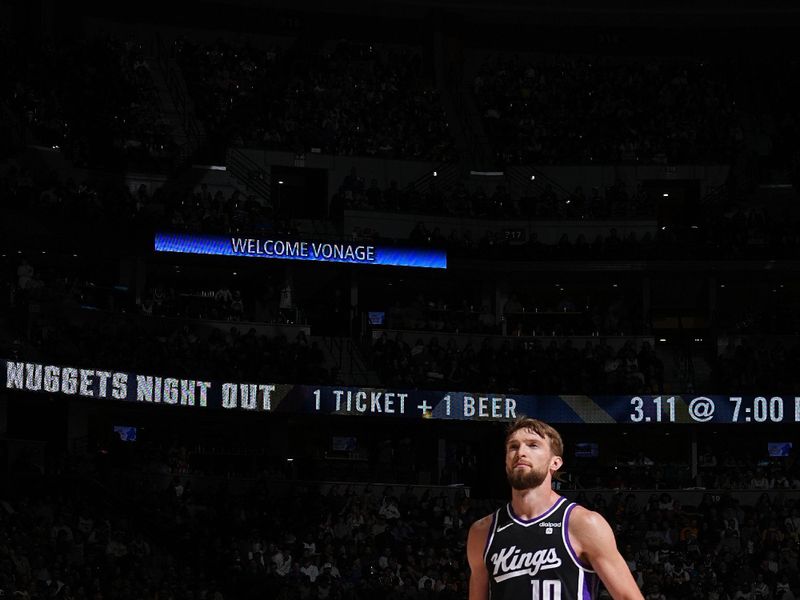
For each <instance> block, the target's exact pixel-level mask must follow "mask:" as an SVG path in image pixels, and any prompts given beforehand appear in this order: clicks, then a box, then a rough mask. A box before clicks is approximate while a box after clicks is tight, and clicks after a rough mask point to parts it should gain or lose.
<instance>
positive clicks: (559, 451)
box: [505, 416, 564, 458]
mask: <svg viewBox="0 0 800 600" xmlns="http://www.w3.org/2000/svg"><path fill="white" fill-rule="evenodd" d="M520 429H526V430H528V431H532V432H534V433H535V434H536V435H538V436H540V437H543V438H547V441H548V442H550V449H551V450H552V451H553V454H554V455H555V456H560V457H562V458H563V456H564V442H563V440H562V439H561V434H560V433H558V431H556V430H555V429H554V428H553V427H551V426H550V425H548V424H547V423H545V422H544V421H540V420H539V419H533V418H531V417H525V416H522V417H519V418H518V419H516V420H515V421H512V422H511V423H509V424H508V427H507V428H506V442H505V443H506V444H508V439H509V438H510V437H511V436H512V435H514V434H515V433H516V432H517V431H519V430H520Z"/></svg>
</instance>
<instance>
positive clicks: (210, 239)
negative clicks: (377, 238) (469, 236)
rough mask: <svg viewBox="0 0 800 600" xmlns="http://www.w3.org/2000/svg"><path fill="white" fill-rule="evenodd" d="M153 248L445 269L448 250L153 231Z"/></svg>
mask: <svg viewBox="0 0 800 600" xmlns="http://www.w3.org/2000/svg"><path fill="white" fill-rule="evenodd" d="M154 249H155V251H156V252H176V253H180V254H199V255H211V256H232V257H244V258H266V259H277V260H299V261H316V262H333V263H349V264H358V265H381V266H389V267H418V268H427V269H446V268H447V252H446V251H444V250H441V249H437V248H405V247H400V246H397V247H395V246H375V245H372V244H368V243H355V242H341V241H310V240H295V239H279V238H248V237H225V236H220V235H197V234H190V233H156V235H155V240H154Z"/></svg>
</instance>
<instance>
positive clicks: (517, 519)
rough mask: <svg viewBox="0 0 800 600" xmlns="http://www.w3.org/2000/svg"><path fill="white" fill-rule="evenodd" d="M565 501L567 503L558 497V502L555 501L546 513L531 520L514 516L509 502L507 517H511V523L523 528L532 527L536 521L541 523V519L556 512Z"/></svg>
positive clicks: (562, 497) (561, 497)
mask: <svg viewBox="0 0 800 600" xmlns="http://www.w3.org/2000/svg"><path fill="white" fill-rule="evenodd" d="M566 501H567V499H566V498H564V496H560V497H559V498H558V500H556V502H555V504H553V506H551V507H550V508H548V509H547V511H546V512H544V513H542V514H541V515H539V516H538V517H533V518H532V519H522V518H520V517H518V516H517V515H516V514H514V509H513V508H512V506H511V502H509V503H508V516H509V517H511V519H512V520H513V521H515V522H517V523H519V524H520V525H524V526H525V527H527V526H528V525H533V524H534V523H536V522H537V521H541V520H542V519H544V518H546V517H548V516H550V515H551V514H553V513H554V512H555V511H556V510H558V507H559V506H561V505H562V504H563V503H564V502H566Z"/></svg>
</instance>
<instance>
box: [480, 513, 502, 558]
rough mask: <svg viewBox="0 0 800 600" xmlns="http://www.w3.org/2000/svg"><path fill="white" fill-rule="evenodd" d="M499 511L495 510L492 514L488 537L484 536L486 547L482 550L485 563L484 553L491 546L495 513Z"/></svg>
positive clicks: (495, 518)
mask: <svg viewBox="0 0 800 600" xmlns="http://www.w3.org/2000/svg"><path fill="white" fill-rule="evenodd" d="M499 512H500V510H496V511H494V512H493V513H492V524H491V525H490V526H489V535H487V536H486V545H485V546H484V548H483V562H486V553H487V552H489V546H491V545H492V540H493V539H494V528H495V527H496V526H497V513H499Z"/></svg>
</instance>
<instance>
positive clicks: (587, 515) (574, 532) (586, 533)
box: [569, 504, 611, 539]
mask: <svg viewBox="0 0 800 600" xmlns="http://www.w3.org/2000/svg"><path fill="white" fill-rule="evenodd" d="M610 532H611V527H610V526H609V524H608V521H606V519H605V517H604V516H603V515H601V514H600V513H599V512H596V511H594V510H590V509H588V508H586V507H585V506H581V505H580V504H576V505H575V506H574V507H573V508H572V510H571V511H570V514H569V533H570V535H571V536H575V537H578V538H584V539H586V538H588V539H592V538H594V537H596V536H598V535H602V534H604V533H610Z"/></svg>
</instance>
